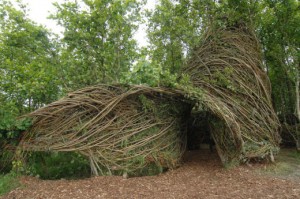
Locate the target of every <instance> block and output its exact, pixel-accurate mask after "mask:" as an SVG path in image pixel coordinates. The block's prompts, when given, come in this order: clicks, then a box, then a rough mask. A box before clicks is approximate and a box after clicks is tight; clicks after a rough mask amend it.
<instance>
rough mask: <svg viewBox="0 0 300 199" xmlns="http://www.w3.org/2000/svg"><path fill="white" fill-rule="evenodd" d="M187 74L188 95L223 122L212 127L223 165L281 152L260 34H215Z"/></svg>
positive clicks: (200, 48)
mask: <svg viewBox="0 0 300 199" xmlns="http://www.w3.org/2000/svg"><path fill="white" fill-rule="evenodd" d="M183 74H186V75H188V77H189V78H190V82H191V84H192V86H190V87H187V88H186V89H185V90H186V92H187V93H190V94H189V96H190V97H189V98H194V100H195V99H196V101H197V102H198V107H196V109H197V110H198V111H201V110H203V107H204V108H206V109H208V110H210V111H211V112H212V113H213V114H214V115H215V116H216V117H217V118H218V119H217V120H216V121H211V125H212V129H213V131H212V136H213V138H214V140H215V142H216V146H217V149H218V153H219V155H220V157H221V160H222V161H223V163H226V162H230V161H233V160H238V161H244V160H246V159H249V158H253V157H261V158H264V157H267V156H268V155H271V157H272V155H273V154H274V153H275V152H277V151H278V147H279V141H280V137H279V134H278V128H279V122H278V119H277V116H276V114H275V112H274V110H273V107H272V103H271V95H270V83H269V80H268V77H267V75H266V73H265V72H264V71H263V65H262V58H261V50H260V46H259V43H258V41H257V39H256V37H255V33H254V32H252V31H251V30H249V29H248V28H246V27H245V26H241V27H239V28H236V27H232V28H227V29H225V28H219V29H217V30H216V29H213V28H211V29H209V30H208V31H207V32H206V34H205V35H204V37H203V39H202V41H201V44H200V45H199V46H198V48H196V50H195V51H194V53H193V55H192V58H191V59H190V61H189V63H188V65H187V67H185V68H184V71H183ZM191 87H192V89H191ZM191 90H192V92H191ZM218 120H219V121H218ZM222 124H223V125H222Z"/></svg>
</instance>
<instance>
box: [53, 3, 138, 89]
mask: <svg viewBox="0 0 300 199" xmlns="http://www.w3.org/2000/svg"><path fill="white" fill-rule="evenodd" d="M55 6H56V8H57V13H55V14H53V15H52V18H53V19H55V20H57V21H58V24H60V25H61V26H63V27H64V28H65V31H64V35H63V39H62V41H61V43H62V52H61V54H62V57H61V60H62V65H63V70H62V77H63V78H62V79H64V84H65V86H66V87H68V88H78V87H83V86H85V85H93V84H97V83H108V82H119V81H120V79H121V78H122V76H123V75H124V74H125V73H126V74H127V72H128V71H129V69H130V66H131V64H132V63H133V61H134V60H135V58H136V56H137V53H136V50H137V45H136V41H135V40H134V39H133V38H132V36H133V32H134V31H135V30H136V29H137V25H136V23H137V22H138V21H139V9H140V3H138V1H136V0H115V1H110V0H83V1H68V2H66V3H63V4H61V5H59V4H57V3H56V4H55Z"/></svg>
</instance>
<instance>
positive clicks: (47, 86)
mask: <svg viewBox="0 0 300 199" xmlns="http://www.w3.org/2000/svg"><path fill="white" fill-rule="evenodd" d="M18 6H19V9H17V8H15V7H14V6H13V5H12V4H11V3H10V2H8V1H2V2H1V3H0V100H1V101H0V103H1V106H0V129H5V128H10V126H11V125H12V124H11V123H12V122H14V121H15V119H14V117H15V116H18V115H20V114H23V113H26V112H28V111H32V110H34V109H36V108H39V107H41V106H43V105H44V104H47V103H50V102H52V101H54V100H56V99H57V96H58V94H59V86H58V84H59V83H58V79H57V77H56V74H57V68H56V65H57V62H56V57H57V54H56V52H55V49H54V44H53V40H51V39H50V36H51V35H50V33H49V32H48V31H47V30H46V29H45V28H43V27H42V26H39V25H37V24H35V23H34V22H33V21H31V20H29V19H28V18H27V16H26V9H25V7H24V5H22V4H18Z"/></svg>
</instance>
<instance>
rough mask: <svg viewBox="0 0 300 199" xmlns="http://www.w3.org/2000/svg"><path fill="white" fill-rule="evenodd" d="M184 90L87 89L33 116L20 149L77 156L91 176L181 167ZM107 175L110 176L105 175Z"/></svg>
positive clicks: (94, 87) (118, 87)
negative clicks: (86, 164) (150, 167)
mask: <svg viewBox="0 0 300 199" xmlns="http://www.w3.org/2000/svg"><path fill="white" fill-rule="evenodd" d="M181 100H182V94H181V93H180V92H179V91H174V90H169V89H164V88H150V87H145V86H130V87H127V86H121V85H115V86H106V85H99V86H93V87H88V88H84V89H81V90H78V91H75V92H73V93H70V94H69V95H68V96H67V97H65V98H63V99H61V100H59V101H57V102H54V103H52V104H49V105H48V106H46V107H44V108H41V109H38V110H37V111H35V112H32V113H30V114H29V115H28V117H30V118H33V125H32V128H31V129H30V130H29V131H28V132H27V133H26V136H25V137H24V139H23V142H22V143H21V145H20V146H21V148H22V149H23V150H27V151H77V152H79V153H81V154H83V155H85V156H87V157H89V159H90V163H91V168H92V172H93V173H94V174H96V175H98V174H107V172H108V174H114V173H116V171H126V172H133V171H135V170H138V169H141V168H143V167H145V166H147V165H149V164H151V163H154V164H156V165H160V166H161V167H164V168H174V167H176V166H177V165H178V164H179V161H180V159H181V156H182V153H183V152H184V148H185V146H184V145H185V142H184V140H185V138H184V136H185V132H184V129H183V128H182V121H181V117H182V116H181V114H182V113H183V112H182V111H184V109H185V108H186V107H185V104H182V101H181ZM103 172H106V173H103Z"/></svg>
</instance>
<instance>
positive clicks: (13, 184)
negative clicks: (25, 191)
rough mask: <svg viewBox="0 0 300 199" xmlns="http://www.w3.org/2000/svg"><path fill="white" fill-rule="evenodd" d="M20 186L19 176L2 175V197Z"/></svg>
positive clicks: (0, 177) (0, 180) (0, 185)
mask: <svg viewBox="0 0 300 199" xmlns="http://www.w3.org/2000/svg"><path fill="white" fill-rule="evenodd" d="M20 185H21V184H20V183H19V180H18V175H17V174H15V173H12V172H11V173H8V174H6V175H0V196H2V195H4V194H6V193H8V192H10V191H11V190H13V189H15V188H17V187H19V186H20Z"/></svg>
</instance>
